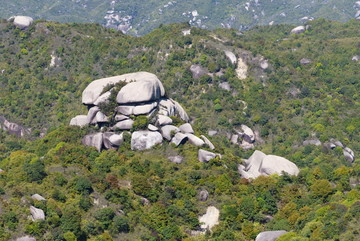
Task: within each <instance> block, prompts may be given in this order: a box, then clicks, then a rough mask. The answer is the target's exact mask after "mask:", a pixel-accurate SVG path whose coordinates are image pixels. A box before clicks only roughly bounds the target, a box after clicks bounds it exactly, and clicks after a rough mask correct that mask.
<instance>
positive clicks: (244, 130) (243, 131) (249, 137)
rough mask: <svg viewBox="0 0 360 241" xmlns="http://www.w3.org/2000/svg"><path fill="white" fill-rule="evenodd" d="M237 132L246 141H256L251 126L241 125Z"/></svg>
mask: <svg viewBox="0 0 360 241" xmlns="http://www.w3.org/2000/svg"><path fill="white" fill-rule="evenodd" d="M237 132H238V134H239V135H240V136H241V137H242V138H243V139H244V140H245V141H246V142H248V143H253V142H254V141H255V134H254V132H253V130H251V128H250V127H248V126H246V125H241V126H240V130H237Z"/></svg>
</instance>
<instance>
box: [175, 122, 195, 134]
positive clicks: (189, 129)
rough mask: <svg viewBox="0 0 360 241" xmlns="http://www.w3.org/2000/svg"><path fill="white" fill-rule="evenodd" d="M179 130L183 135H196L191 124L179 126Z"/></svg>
mask: <svg viewBox="0 0 360 241" xmlns="http://www.w3.org/2000/svg"><path fill="white" fill-rule="evenodd" d="M179 129H180V131H181V132H182V133H185V134H186V133H190V134H194V130H193V128H192V126H191V125H190V124H189V123H185V124H182V125H181V126H179Z"/></svg>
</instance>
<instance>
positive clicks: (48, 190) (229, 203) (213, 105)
mask: <svg viewBox="0 0 360 241" xmlns="http://www.w3.org/2000/svg"><path fill="white" fill-rule="evenodd" d="M307 25H308V27H307V30H306V31H305V32H304V33H301V34H290V31H291V30H292V29H293V28H294V26H290V25H276V26H264V27H255V28H253V29H251V30H249V31H246V32H238V31H235V30H231V29H218V30H214V31H208V30H204V29H198V28H194V27H192V28H190V26H188V25H187V24H173V25H163V26H160V27H159V28H158V29H156V30H154V31H152V32H151V33H149V34H147V35H145V36H143V37H133V36H128V35H124V34H122V33H120V32H116V31H114V30H111V29H106V28H103V27H101V26H100V25H98V24H60V23H54V22H47V21H43V20H37V21H35V22H34V24H32V25H31V26H30V27H29V28H27V29H25V30H21V29H19V28H17V27H15V26H14V25H13V24H11V23H8V22H7V21H5V20H3V21H1V23H0V36H1V43H0V115H1V116H4V117H5V118H6V119H7V120H9V121H11V122H15V123H18V124H20V125H22V126H25V127H27V128H31V134H30V135H28V136H26V137H24V138H19V137H18V136H14V135H10V134H9V133H7V132H6V131H1V132H0V240H16V238H17V237H21V236H25V235H29V236H32V237H36V240H67V241H70V240H253V239H255V237H256V236H257V234H259V233H260V232H262V231H271V230H286V231H288V233H286V234H284V235H283V236H281V237H280V238H279V239H278V240H293V241H295V240H359V238H360V234H359V230H358V226H359V220H360V216H359V214H360V190H359V183H360V165H359V161H358V160H357V159H355V160H351V161H349V160H348V159H347V158H346V157H345V156H344V155H343V149H342V147H340V146H337V147H335V148H333V149H331V148H328V147H327V143H328V142H329V141H331V140H337V141H339V142H341V143H342V145H343V146H346V147H349V148H351V150H353V151H354V153H355V158H356V156H357V154H358V153H359V152H360V135H359V129H360V115H359V113H360V105H359V104H360V101H359V100H360V96H359V89H360V86H359V85H360V79H359V71H360V68H359V64H360V62H359V56H360V37H359V36H360V35H359V33H360V21H355V20H352V21H349V22H347V23H338V22H333V21H329V20H324V19H319V20H315V21H311V22H308V23H307ZM189 30H190V31H189ZM188 33H190V34H188ZM227 52H231V53H233V54H234V55H236V56H237V57H239V58H240V59H241V61H240V60H237V62H244V63H245V65H246V69H247V71H244V70H242V71H241V69H239V63H235V62H234V61H232V60H231V59H229V57H228V56H227V54H226V53H227ZM194 66H195V67H197V68H198V69H200V70H201V71H199V72H197V73H195V72H196V71H194ZM136 71H148V72H151V73H154V74H156V75H157V76H158V77H159V79H160V80H161V81H162V83H163V85H164V87H165V89H166V91H167V96H168V97H171V98H173V99H175V100H176V101H178V102H179V103H181V105H182V106H183V107H184V108H185V109H186V111H187V113H188V114H189V116H190V119H191V124H192V126H193V127H194V130H195V133H199V134H208V133H209V131H216V132H217V134H216V135H213V136H211V137H209V138H211V141H212V142H213V143H214V145H215V146H216V149H215V151H216V152H217V153H220V154H221V156H222V157H221V158H215V159H213V160H211V161H209V162H207V163H201V162H199V160H198V157H197V151H198V148H197V147H195V146H191V145H188V144H184V145H180V146H179V147H174V146H173V145H169V144H168V143H163V144H162V145H158V146H156V147H155V148H153V149H151V150H146V151H132V150H131V149H130V148H129V145H130V144H129V140H125V142H124V144H123V145H122V146H121V147H120V148H119V149H118V150H107V151H106V150H104V151H102V152H98V151H96V149H95V148H92V147H88V146H84V145H81V139H82V137H83V136H84V135H85V133H88V132H89V131H90V130H91V129H92V128H93V127H91V126H89V127H83V128H80V127H73V126H69V121H70V119H71V117H74V116H75V115H78V114H82V113H84V112H86V107H85V106H83V105H82V104H81V94H82V91H83V90H84V89H85V87H86V86H87V85H88V84H89V83H90V82H92V81H93V80H95V79H99V78H103V77H109V76H115V75H119V74H125V73H131V72H136ZM239 72H242V74H239ZM224 86H226V88H224ZM241 124H245V125H247V126H249V127H251V128H252V129H253V130H254V131H255V133H258V134H257V136H258V138H257V141H256V142H255V149H256V150H261V151H263V152H265V153H266V154H275V155H279V156H283V157H286V158H287V159H289V160H291V161H292V162H294V163H295V164H296V165H297V166H298V167H299V168H300V173H299V175H298V176H289V175H286V174H283V175H281V176H278V175H271V176H261V177H258V178H256V179H254V180H248V179H245V178H242V177H241V176H240V174H239V173H238V165H239V164H241V163H242V162H243V159H244V158H248V157H249V156H250V155H251V154H252V153H253V151H254V149H253V150H251V149H250V150H245V149H243V148H241V147H240V146H239V145H237V144H232V143H231V141H230V137H231V135H232V134H234V133H235V132H236V129H237V128H239V126H240V125H241ZM309 141H316V143H318V142H320V143H321V144H319V145H314V144H311V143H313V142H311V143H310V144H309ZM174 155H180V156H182V157H183V160H184V161H183V162H182V163H172V162H170V161H169V160H168V157H169V156H174ZM203 190H206V191H207V192H208V194H209V196H208V198H207V199H206V200H201V198H200V197H199V193H200V192H201V191H203ZM33 194H40V195H41V196H43V197H44V198H45V200H36V199H33V198H32V195H33ZM30 206H33V207H36V208H39V209H42V210H44V212H45V215H46V218H45V220H37V221H32V220H31V218H29V216H30V209H29V207H30ZM209 206H215V207H216V208H218V209H219V210H220V221H219V224H218V225H216V226H215V227H213V228H212V230H211V231H206V232H205V233H204V234H202V235H198V236H193V234H194V231H197V230H200V225H201V223H200V222H199V219H198V217H199V216H201V215H203V214H204V213H205V212H206V209H207V207H209Z"/></svg>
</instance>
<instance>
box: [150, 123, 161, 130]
mask: <svg viewBox="0 0 360 241" xmlns="http://www.w3.org/2000/svg"><path fill="white" fill-rule="evenodd" d="M148 130H149V131H158V130H159V128H157V127H156V126H154V125H152V124H149V125H148Z"/></svg>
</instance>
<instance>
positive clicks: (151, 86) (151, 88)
mask: <svg viewBox="0 0 360 241" xmlns="http://www.w3.org/2000/svg"><path fill="white" fill-rule="evenodd" d="M126 79H127V80H128V81H131V80H133V81H134V82H130V83H128V84H127V85H125V86H124V87H123V88H121V90H120V91H119V93H118V95H117V97H116V101H117V102H118V103H119V104H127V103H139V102H148V101H154V100H157V99H160V98H161V97H163V96H164V95H165V89H164V87H163V85H162V83H161V82H160V80H159V79H158V78H157V77H156V75H154V74H151V73H148V72H138V73H133V74H128V76H127V78H126Z"/></svg>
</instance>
